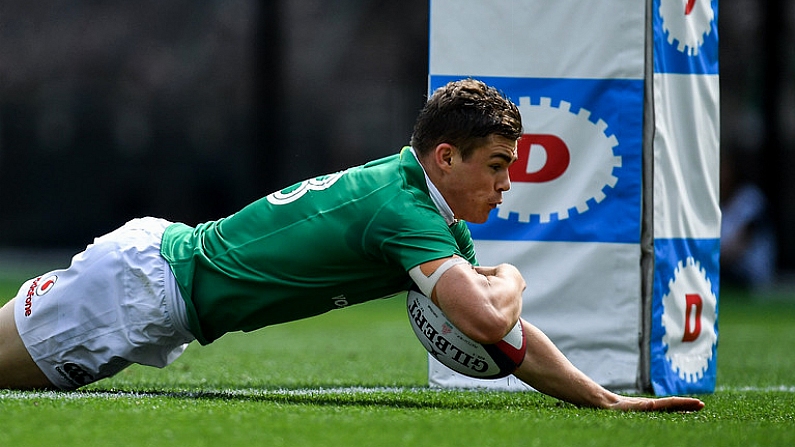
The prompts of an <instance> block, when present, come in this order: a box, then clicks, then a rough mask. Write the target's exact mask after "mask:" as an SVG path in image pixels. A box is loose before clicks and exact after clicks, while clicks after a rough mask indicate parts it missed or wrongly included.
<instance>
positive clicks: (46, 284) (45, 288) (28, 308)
mask: <svg viewBox="0 0 795 447" xmlns="http://www.w3.org/2000/svg"><path fill="white" fill-rule="evenodd" d="M55 281H58V276H57V275H51V276H48V277H47V278H45V279H44V280H43V281H42V279H41V276H39V277H38V278H36V279H34V280H33V282H32V283H31V284H30V288H29V289H28V293H27V295H25V316H26V317H29V316H30V314H32V313H33V295H38V296H42V295H44V294H46V293H47V292H49V291H50V290H52V288H53V286H54V285H55Z"/></svg>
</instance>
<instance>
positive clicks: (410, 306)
mask: <svg viewBox="0 0 795 447" xmlns="http://www.w3.org/2000/svg"><path fill="white" fill-rule="evenodd" d="M406 309H407V311H408V315H409V322H410V323H411V328H412V329H413V330H414V334H415V335H416V336H417V338H418V339H419V340H420V342H421V343H422V346H424V347H425V349H426V350H427V351H428V352H429V353H430V354H431V355H432V356H433V357H434V358H436V360H438V361H439V362H441V363H442V364H443V365H445V366H447V367H448V368H450V369H452V370H453V371H456V372H458V373H461V374H464V375H466V376H469V377H474V378H478V379H499V378H500V377H505V376H507V375H509V374H512V373H513V372H514V371H516V368H518V367H519V365H521V363H522V360H523V359H524V355H525V351H526V350H527V342H526V340H525V337H524V331H523V330H522V324H521V321H517V322H516V326H514V327H513V329H511V331H510V332H509V333H508V335H506V336H505V338H503V339H502V340H500V341H499V342H497V343H495V344H490V345H484V344H481V343H477V342H475V341H473V340H472V339H471V338H469V337H468V336H466V335H464V333H463V332H461V331H459V330H458V329H457V328H456V327H455V326H453V324H452V323H450V321H449V320H448V319H447V317H445V315H444V313H442V311H441V309H439V308H438V307H437V306H436V305H435V304H434V303H433V301H431V300H430V298H428V297H427V296H425V295H424V294H422V293H421V292H419V291H417V290H414V289H412V290H409V292H408V294H407V295H406Z"/></svg>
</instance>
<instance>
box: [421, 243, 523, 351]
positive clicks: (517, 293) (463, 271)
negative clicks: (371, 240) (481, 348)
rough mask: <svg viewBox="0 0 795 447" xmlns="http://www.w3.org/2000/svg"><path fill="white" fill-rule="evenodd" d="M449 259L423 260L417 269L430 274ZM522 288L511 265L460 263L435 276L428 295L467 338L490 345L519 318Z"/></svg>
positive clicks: (517, 273) (500, 337)
mask: <svg viewBox="0 0 795 447" xmlns="http://www.w3.org/2000/svg"><path fill="white" fill-rule="evenodd" d="M450 259H451V258H443V259H437V260H435V261H431V262H426V263H424V264H421V265H420V270H421V271H422V273H423V274H424V275H425V276H431V275H432V274H433V273H434V272H435V271H436V270H437V268H439V267H440V266H442V265H444V263H445V262H447V261H449V260H450ZM524 289H525V281H524V279H523V278H522V275H521V274H520V273H519V270H518V269H517V268H516V267H514V266H512V265H510V264H500V265H497V266H494V267H473V266H472V265H470V264H469V263H468V262H460V263H457V264H455V265H453V266H452V267H449V268H447V269H446V270H445V271H444V273H443V274H442V275H441V276H440V277H438V279H437V280H436V283H435V285H434V286H433V291H432V293H431V296H430V298H431V300H432V301H433V302H434V303H435V304H436V305H437V306H439V308H440V309H441V310H442V312H444V314H445V315H446V316H447V318H449V319H450V322H451V323H453V325H455V326H456V327H457V328H458V329H459V330H461V332H463V333H464V334H466V335H467V336H469V338H471V339H472V340H474V341H476V342H479V343H484V344H492V343H496V342H498V341H500V340H502V338H503V337H505V335H506V334H507V333H508V332H509V331H510V330H511V329H512V328H513V326H514V325H515V324H516V321H517V320H518V319H519V315H520V314H521V313H522V291H523V290H524Z"/></svg>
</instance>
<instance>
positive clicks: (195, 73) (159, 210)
mask: <svg viewBox="0 0 795 447" xmlns="http://www.w3.org/2000/svg"><path fill="white" fill-rule="evenodd" d="M718 17H719V36H720V47H721V50H720V51H721V52H720V71H721V73H720V77H721V81H720V83H721V144H722V148H721V151H722V156H723V157H724V158H725V159H726V160H731V162H732V164H733V166H734V168H735V171H736V172H737V173H738V174H739V175H740V176H742V177H743V178H745V179H747V180H750V181H752V182H754V183H756V184H758V185H759V186H760V187H761V188H762V190H763V191H764V193H765V194H766V195H767V197H768V199H769V200H770V204H771V209H770V215H771V218H772V222H773V224H774V226H775V228H776V230H777V235H778V248H779V249H778V258H777V269H778V272H779V277H780V278H783V279H784V280H785V281H787V282H789V280H790V279H791V277H792V275H793V272H795V232H792V231H789V229H791V228H795V200H792V199H791V198H792V197H795V176H793V175H791V174H790V172H789V171H790V170H791V169H792V168H793V167H795V3H793V2H779V1H776V0H759V1H753V0H720V3H719V14H718ZM427 39H428V4H427V1H426V0H404V1H400V2H397V1H395V2H372V1H367V0H336V1H320V0H291V1H288V0H259V1H257V0H215V1H207V2H191V1H187V0H168V1H154V0H141V1H138V2H122V1H118V0H117V1H106V2H97V1H89V0H71V1H66V0H41V1H36V2H24V1H21V0H12V1H9V2H3V3H2V4H0V255H2V253H5V256H0V257H2V258H5V259H4V260H3V261H2V262H0V266H1V265H3V264H4V263H8V262H9V257H10V258H11V260H10V262H12V263H13V262H14V259H18V258H16V256H25V255H26V253H27V252H31V253H40V250H64V251H71V250H76V249H79V248H82V247H83V246H84V245H85V244H86V243H88V242H90V240H91V238H93V237H94V236H96V235H99V234H101V233H104V232H106V231H109V230H111V229H113V228H115V227H117V226H118V225H120V224H121V223H123V222H124V221H126V220H127V219H129V218H132V217H136V216H141V215H156V216H160V217H166V218H169V219H172V220H179V221H184V222H187V223H196V222H200V221H202V220H206V219H214V218H218V217H221V216H224V215H227V214H229V213H231V212H234V211H235V210H237V209H238V208H240V207H241V206H243V205H245V204H246V203H248V202H249V201H251V200H254V199H256V198H258V197H261V196H263V195H265V194H267V193H269V192H271V191H273V190H275V189H277V188H280V187H282V186H285V185H287V184H289V183H292V182H294V181H298V180H302V179H304V178H306V177H309V176H312V175H316V174H321V173H325V172H329V171H333V170H337V169H341V168H344V167H347V166H349V165H353V164H358V163H361V162H364V161H366V160H369V159H371V158H375V157H380V156H383V155H387V154H390V153H394V152H395V151H397V150H398V149H399V148H400V147H401V146H403V145H405V144H407V142H408V139H409V136H410V134H411V128H412V125H413V120H414V117H415V115H416V113H417V111H418V110H419V109H420V107H421V106H422V104H423V102H424V100H425V92H426V88H427V61H428V52H427V47H428V45H427V42H428V40H427ZM9 253H11V255H10V256H9Z"/></svg>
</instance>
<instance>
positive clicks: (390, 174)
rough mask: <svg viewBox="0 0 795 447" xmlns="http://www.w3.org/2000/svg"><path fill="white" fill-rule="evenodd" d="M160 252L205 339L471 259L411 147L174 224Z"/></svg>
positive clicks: (402, 285)
mask: <svg viewBox="0 0 795 447" xmlns="http://www.w3.org/2000/svg"><path fill="white" fill-rule="evenodd" d="M161 252H162V254H163V256H164V257H165V259H166V260H168V262H169V264H170V265H171V269H172V271H173V272H174V275H175V276H176V279H177V284H178V285H179V288H180V291H181V292H182V295H183V298H184V299H185V302H186V305H187V312H188V320H189V325H190V329H191V332H193V335H194V336H196V339H197V340H198V341H199V342H200V343H202V344H207V343H210V342H212V341H213V340H215V339H217V338H218V337H220V336H221V335H223V334H225V333H227V332H232V331H240V330H242V331H251V330H255V329H258V328H261V327H263V326H267V325H271V324H276V323H281V322H285V321H292V320H296V319H300V318H305V317H309V316H312V315H318V314H321V313H323V312H327V311H329V310H332V309H336V308H340V307H346V306H349V305H352V304H356V303H361V302H364V301H368V300H372V299H377V298H384V297H388V296H392V295H395V294H397V293H399V292H401V291H405V290H407V289H408V288H409V287H410V286H411V284H412V282H411V279H410V277H409V275H408V271H409V270H410V269H411V268H413V267H415V266H417V265H419V264H421V263H423V262H427V261H432V260H434V259H439V258H443V257H448V256H451V255H453V254H457V255H459V256H462V257H464V258H466V259H467V260H469V261H470V262H472V263H473V264H474V263H475V252H474V247H473V243H472V238H471V236H470V233H469V229H468V228H467V226H466V224H465V223H464V222H462V221H458V222H457V223H454V224H453V225H452V226H448V225H447V223H446V222H445V219H444V218H443V217H442V215H441V214H440V213H439V211H438V210H437V208H436V206H435V205H434V203H433V201H432V200H431V198H430V196H429V193H428V187H427V184H426V181H425V174H424V171H423V169H422V167H421V166H420V164H419V163H418V162H417V160H416V158H415V157H414V156H413V154H412V153H411V151H410V150H408V148H404V149H403V150H402V151H401V152H400V154H396V155H393V156H389V157H386V158H383V159H380V160H376V161H373V162H370V163H368V164H365V165H362V166H358V167H354V168H351V169H348V170H347V171H344V172H341V173H336V174H331V175H326V176H321V177H317V178H315V179H311V180H307V181H304V182H300V183H297V184H295V185H293V186H291V187H289V188H286V189H284V190H281V191H278V192H276V193H273V194H270V195H268V196H266V197H264V198H262V199H259V200H257V201H256V202H253V203H252V204H250V205H248V206H246V207H245V208H243V209H242V210H240V211H239V212H237V213H235V214H233V215H231V216H229V217H226V218H223V219H220V220H217V221H212V222H206V223H203V224H200V225H198V226H196V227H195V228H193V227H189V226H187V225H184V224H180V223H175V224H173V225H171V226H169V227H168V228H167V229H166V232H165V234H164V235H163V241H162V246H161Z"/></svg>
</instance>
